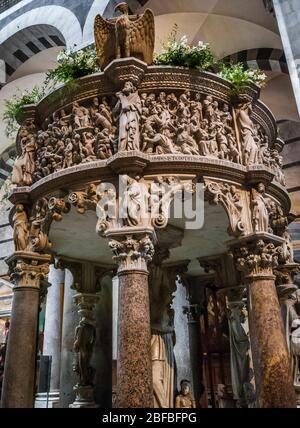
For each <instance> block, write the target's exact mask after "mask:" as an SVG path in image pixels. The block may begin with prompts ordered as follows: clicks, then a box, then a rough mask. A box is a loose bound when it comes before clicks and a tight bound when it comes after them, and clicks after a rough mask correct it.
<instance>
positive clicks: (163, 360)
mask: <svg viewBox="0 0 300 428" xmlns="http://www.w3.org/2000/svg"><path fill="white" fill-rule="evenodd" d="M153 333H154V334H152V337H151V355H152V372H153V398H154V407H155V408H172V407H174V351H173V349H174V343H173V339H172V336H173V332H170V333H167V332H163V333H161V332H159V331H154V332H153Z"/></svg>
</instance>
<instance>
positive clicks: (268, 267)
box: [231, 233, 295, 408]
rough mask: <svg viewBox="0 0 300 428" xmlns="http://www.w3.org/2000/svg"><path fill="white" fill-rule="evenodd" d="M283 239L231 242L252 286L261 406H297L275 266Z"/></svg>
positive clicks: (250, 302)
mask: <svg viewBox="0 0 300 428" xmlns="http://www.w3.org/2000/svg"><path fill="white" fill-rule="evenodd" d="M282 243H283V239H281V238H278V237H276V236H273V235H270V234H267V233H258V234H253V235H250V236H248V237H246V238H241V239H239V240H235V241H232V242H231V247H233V248H234V254H235V256H236V266H237V268H238V269H239V270H240V271H242V272H243V279H244V281H245V282H246V283H247V285H248V305H249V327H250V340H251V349H252V354H253V364H254V373H255V383H256V389H257V396H258V405H259V407H272V408H273V407H275V408H276V407H283V408H284V407H295V391H294V388H293V382H292V377H291V370H290V362H289V355H288V349H287V344H286V340H285V334H284V329H283V323H282V319H281V314H280V308H279V303H278V297H277V293H276V288H275V276H274V275H273V268H274V267H276V265H277V263H278V253H277V251H276V247H279V246H281V244H282Z"/></svg>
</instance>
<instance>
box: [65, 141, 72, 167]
mask: <svg viewBox="0 0 300 428" xmlns="http://www.w3.org/2000/svg"><path fill="white" fill-rule="evenodd" d="M72 165H73V144H72V140H71V138H67V139H66V148H65V159H64V163H63V168H69V167H71V166H72Z"/></svg>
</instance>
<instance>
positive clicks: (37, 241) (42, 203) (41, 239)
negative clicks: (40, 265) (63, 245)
mask: <svg viewBox="0 0 300 428" xmlns="http://www.w3.org/2000/svg"><path fill="white" fill-rule="evenodd" d="M48 214H49V210H48V201H47V199H46V198H42V199H40V200H39V201H38V202H37V203H36V204H35V207H34V215H33V216H32V218H31V225H30V233H29V241H30V248H31V249H32V250H36V249H41V248H47V247H49V246H51V244H50V243H49V240H48V233H47V220H49V217H48Z"/></svg>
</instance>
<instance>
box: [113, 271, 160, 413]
mask: <svg viewBox="0 0 300 428" xmlns="http://www.w3.org/2000/svg"><path fill="white" fill-rule="evenodd" d="M119 287H120V294H119V299H120V300H119V302H120V303H119V305H120V306H119V353H118V363H117V401H116V405H117V407H145V408H148V407H153V386H152V361H151V346H150V344H151V331H150V309H149V292H148V274H147V272H145V271H140V272H139V271H125V272H121V273H120V274H119Z"/></svg>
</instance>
